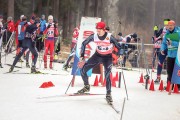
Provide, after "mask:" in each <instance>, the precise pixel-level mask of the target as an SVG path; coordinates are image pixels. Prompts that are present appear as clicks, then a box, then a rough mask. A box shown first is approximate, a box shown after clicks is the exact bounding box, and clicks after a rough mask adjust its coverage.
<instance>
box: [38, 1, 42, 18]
mask: <svg viewBox="0 0 180 120" xmlns="http://www.w3.org/2000/svg"><path fill="white" fill-rule="evenodd" d="M41 14H42V0H39V2H38V15H41Z"/></svg>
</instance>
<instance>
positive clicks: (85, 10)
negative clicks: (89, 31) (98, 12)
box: [84, 0, 89, 16]
mask: <svg viewBox="0 0 180 120" xmlns="http://www.w3.org/2000/svg"><path fill="white" fill-rule="evenodd" d="M84 5H85V7H84V16H88V12H89V0H85V2H84Z"/></svg>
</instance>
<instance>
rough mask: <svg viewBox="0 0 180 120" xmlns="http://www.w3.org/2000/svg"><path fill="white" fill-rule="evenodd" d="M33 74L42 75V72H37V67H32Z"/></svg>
mask: <svg viewBox="0 0 180 120" xmlns="http://www.w3.org/2000/svg"><path fill="white" fill-rule="evenodd" d="M31 73H34V74H39V73H41V72H40V71H37V70H36V67H35V66H32V67H31Z"/></svg>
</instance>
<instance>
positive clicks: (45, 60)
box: [44, 40, 49, 68]
mask: <svg viewBox="0 0 180 120" xmlns="http://www.w3.org/2000/svg"><path fill="white" fill-rule="evenodd" d="M48 49H49V41H47V40H45V50H44V68H47V54H48Z"/></svg>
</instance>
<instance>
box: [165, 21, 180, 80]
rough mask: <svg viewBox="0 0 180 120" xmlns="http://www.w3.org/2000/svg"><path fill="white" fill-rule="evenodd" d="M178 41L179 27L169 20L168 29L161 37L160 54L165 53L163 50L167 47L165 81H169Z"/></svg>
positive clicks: (179, 35) (179, 39) (179, 37)
mask: <svg viewBox="0 0 180 120" xmlns="http://www.w3.org/2000/svg"><path fill="white" fill-rule="evenodd" d="M179 41H180V28H179V27H176V26H175V22H174V21H173V20H170V21H169V22H168V30H167V33H166V34H165V36H164V38H163V42H162V45H161V54H162V55H164V54H165V50H166V49H168V52H167V75H168V77H167V83H168V81H169V82H171V78H172V73H173V69H174V64H175V59H176V55H177V50H178V46H179Z"/></svg>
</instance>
